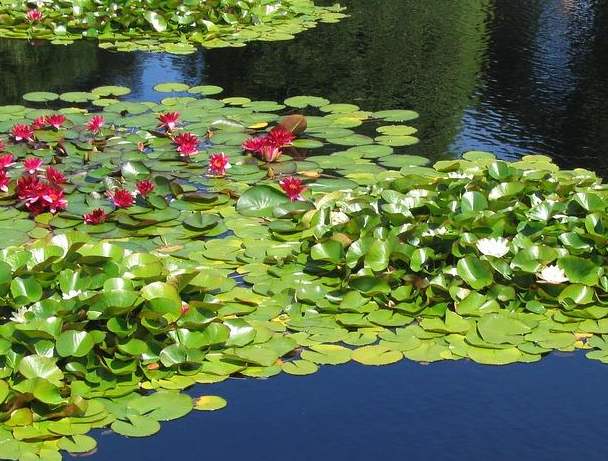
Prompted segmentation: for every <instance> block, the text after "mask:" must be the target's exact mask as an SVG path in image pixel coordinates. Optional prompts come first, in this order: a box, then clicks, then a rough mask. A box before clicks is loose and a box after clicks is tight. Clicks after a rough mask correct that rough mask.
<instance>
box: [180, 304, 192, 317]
mask: <svg viewBox="0 0 608 461" xmlns="http://www.w3.org/2000/svg"><path fill="white" fill-rule="evenodd" d="M189 311H190V305H189V304H188V303H187V302H185V301H182V305H181V307H180V308H179V313H180V314H181V315H186V314H187V313H188V312H189Z"/></svg>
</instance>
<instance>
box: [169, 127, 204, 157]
mask: <svg viewBox="0 0 608 461" xmlns="http://www.w3.org/2000/svg"><path fill="white" fill-rule="evenodd" d="M173 142H174V143H175V145H177V148H176V150H177V152H179V155H180V157H192V156H193V155H196V154H198V145H199V139H198V137H197V136H196V135H195V134H194V133H189V132H186V133H180V134H179V135H177V136H175V137H174V138H173Z"/></svg>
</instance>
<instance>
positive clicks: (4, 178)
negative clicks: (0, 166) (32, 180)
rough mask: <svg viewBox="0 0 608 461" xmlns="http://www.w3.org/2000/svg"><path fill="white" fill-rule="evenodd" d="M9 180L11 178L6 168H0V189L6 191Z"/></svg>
mask: <svg viewBox="0 0 608 461" xmlns="http://www.w3.org/2000/svg"><path fill="white" fill-rule="evenodd" d="M10 182H11V178H9V177H8V175H7V173H6V170H0V191H2V192H7V191H8V184H9V183H10Z"/></svg>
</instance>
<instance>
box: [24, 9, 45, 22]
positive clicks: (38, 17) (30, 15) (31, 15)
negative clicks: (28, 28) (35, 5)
mask: <svg viewBox="0 0 608 461" xmlns="http://www.w3.org/2000/svg"><path fill="white" fill-rule="evenodd" d="M25 19H26V20H27V21H28V22H32V23H34V22H40V21H42V20H43V19H44V15H43V14H42V11H40V10H38V9H33V10H29V11H28V12H27V13H25Z"/></svg>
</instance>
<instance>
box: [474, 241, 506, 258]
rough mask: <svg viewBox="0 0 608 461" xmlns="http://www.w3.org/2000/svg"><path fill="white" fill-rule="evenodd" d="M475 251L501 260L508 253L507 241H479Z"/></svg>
mask: <svg viewBox="0 0 608 461" xmlns="http://www.w3.org/2000/svg"><path fill="white" fill-rule="evenodd" d="M477 249H478V250H479V251H481V253H483V254H484V255H486V256H494V257H496V258H502V257H503V256H504V255H506V254H507V253H508V252H509V241H508V240H507V239H506V238H503V237H497V238H485V239H479V240H478V241H477Z"/></svg>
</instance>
